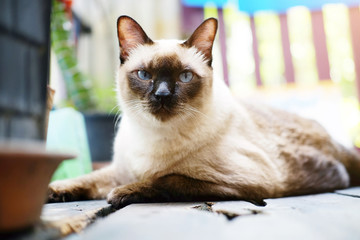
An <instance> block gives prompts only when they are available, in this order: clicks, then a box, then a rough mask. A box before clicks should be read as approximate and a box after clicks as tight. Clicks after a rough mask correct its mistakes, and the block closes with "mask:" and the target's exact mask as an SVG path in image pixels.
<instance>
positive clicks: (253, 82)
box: [51, 0, 360, 147]
mask: <svg viewBox="0 0 360 240" xmlns="http://www.w3.org/2000/svg"><path fill="white" fill-rule="evenodd" d="M123 14H125V15H129V16H131V17H132V18H134V19H135V20H136V21H138V22H139V23H140V25H141V26H142V27H143V28H144V30H145V31H146V32H147V34H148V35H149V36H150V37H151V38H152V39H164V38H165V39H166V38H175V39H186V38H187V37H189V35H190V34H191V33H192V31H193V30H194V29H195V28H196V27H197V26H198V25H199V24H200V23H201V22H202V20H203V19H204V18H208V17H217V18H218V19H219V23H220V24H219V25H220V29H219V32H218V37H217V39H216V43H215V47H214V57H215V60H214V69H215V76H216V78H222V79H224V81H226V82H227V83H228V84H229V87H230V88H231V90H232V92H233V93H234V95H236V96H237V97H251V98H256V99H257V100H260V101H266V102H267V103H268V104H272V105H275V106H277V107H280V108H284V109H287V110H290V111H294V112H298V113H299V114H302V115H304V116H307V117H311V118H316V119H318V120H319V121H320V122H321V123H322V124H323V125H325V126H326V127H327V128H328V129H329V130H330V132H331V133H332V134H333V135H334V136H335V137H336V138H337V139H339V140H340V141H342V142H343V143H344V144H346V145H352V144H356V145H357V146H358V147H360V136H359V120H360V117H359V111H358V110H359V105H358V103H359V101H358V94H359V92H358V88H359V84H358V83H359V78H360V76H359V75H360V69H359V67H360V36H359V34H360V29H359V26H360V16H359V5H358V1H355V0H342V1H341V0H339V1H336V0H328V1H326V0H312V1H310V0H304V1H297V0H290V1H286V0H282V1H274V0H273V1H272V0H256V1H243V0H216V1H214V0H213V1H207V0H183V1H181V0H136V1H133V0H131V1H130V0H72V1H71V0H63V1H54V6H53V16H52V51H51V58H52V61H51V62H52V65H51V85H52V86H54V88H55V89H56V91H57V94H56V97H55V104H56V106H64V105H73V106H75V107H76V108H77V109H80V110H81V111H83V110H85V111H89V110H90V111H95V112H107V113H117V112H118V111H121V110H118V109H117V107H116V98H115V91H114V82H115V73H116V70H117V67H118V65H119V49H118V42H117V35H116V20H117V18H118V17H119V16H120V15H123ZM65 33H67V34H65ZM61 34H63V36H61ZM59 35H60V36H59ZM64 41H66V43H64ZM59 45H60V46H59ZM64 45H66V46H64ZM67 47H68V48H70V49H69V51H68V52H69V54H74V59H66V58H67V57H69V56H68V55H67V54H66V50H64V48H67ZM64 52H65V53H64ZM55 59H56V60H55ZM67 61H69V62H70V63H69V64H67V63H66V62H67ZM64 62H65V63H64ZM69 68H70V70H69ZM73 85H75V86H73Z"/></svg>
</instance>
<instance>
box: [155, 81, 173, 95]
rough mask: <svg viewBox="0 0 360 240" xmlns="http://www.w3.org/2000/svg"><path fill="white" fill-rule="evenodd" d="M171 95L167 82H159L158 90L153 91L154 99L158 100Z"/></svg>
mask: <svg viewBox="0 0 360 240" xmlns="http://www.w3.org/2000/svg"><path fill="white" fill-rule="evenodd" d="M170 95H171V91H170V89H169V85H168V83H167V82H161V83H160V84H159V86H158V89H157V90H156V91H155V97H156V98H158V99H164V98H167V97H169V96H170Z"/></svg>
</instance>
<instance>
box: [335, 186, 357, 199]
mask: <svg viewBox="0 0 360 240" xmlns="http://www.w3.org/2000/svg"><path fill="white" fill-rule="evenodd" d="M336 193H339V194H343V195H348V196H353V197H360V187H353V188H347V189H342V190H338V191H336Z"/></svg>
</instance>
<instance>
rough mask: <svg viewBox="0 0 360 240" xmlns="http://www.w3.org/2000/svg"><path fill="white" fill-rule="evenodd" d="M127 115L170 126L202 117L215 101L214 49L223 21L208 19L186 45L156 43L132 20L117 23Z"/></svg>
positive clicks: (124, 18) (121, 88) (122, 100)
mask: <svg viewBox="0 0 360 240" xmlns="http://www.w3.org/2000/svg"><path fill="white" fill-rule="evenodd" d="M117 29H118V39H119V45H120V70H119V76H118V87H119V89H118V91H119V101H120V104H121V107H122V110H123V111H124V112H125V113H126V114H128V115H132V116H136V117H137V118H148V119H155V120H157V121H160V122H166V121H169V120H171V119H176V118H177V119H186V118H189V117H195V116H196V115H197V114H201V112H202V111H204V108H206V105H207V104H209V102H210V101H211V100H210V99H211V96H212V67H211V63H212V46H213V41H214V38H215V34H216V30H217V20H216V19H214V18H210V19H207V20H205V21H204V22H203V23H202V24H201V25H200V26H199V27H198V28H197V29H196V30H195V31H194V33H193V34H192V35H191V37H190V38H189V39H188V40H186V41H178V40H160V41H152V40H151V39H150V38H149V37H148V36H147V35H146V33H145V32H144V30H143V29H142V28H141V26H140V25H139V24H138V23H137V22H136V21H135V20H133V19H132V18H130V17H127V16H121V17H119V19H118V21H117Z"/></svg>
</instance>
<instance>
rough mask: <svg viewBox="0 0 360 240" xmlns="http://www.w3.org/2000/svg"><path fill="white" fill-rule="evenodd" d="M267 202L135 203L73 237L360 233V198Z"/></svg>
mask: <svg viewBox="0 0 360 240" xmlns="http://www.w3.org/2000/svg"><path fill="white" fill-rule="evenodd" d="M354 191H355V190H354ZM266 202H267V203H268V205H267V206H266V207H257V206H254V205H252V204H250V203H247V202H243V201H231V202H217V203H214V204H213V205H212V204H205V203H200V204H196V203H177V204H174V203H173V204H134V205H130V206H128V207H126V208H124V209H121V210H119V211H117V212H115V213H113V214H111V215H109V216H107V217H106V218H103V219H99V220H97V221H96V222H95V223H94V224H92V225H91V226H89V228H87V229H86V230H85V231H84V232H83V233H82V234H81V235H73V236H71V238H69V239H78V238H80V237H81V239H101V238H103V239H110V240H111V239H198V238H200V239H234V238H236V239H265V238H266V239H269V238H270V239H359V238H360V225H359V223H360V214H359V212H360V199H359V198H356V197H349V196H344V195H340V194H336V193H325V194H317V195H309V196H299V197H289V198H279V199H267V200H266ZM194 207H195V208H194ZM199 209H202V210H205V211H200V210H199ZM225 216H226V217H225ZM229 219H232V220H229Z"/></svg>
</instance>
